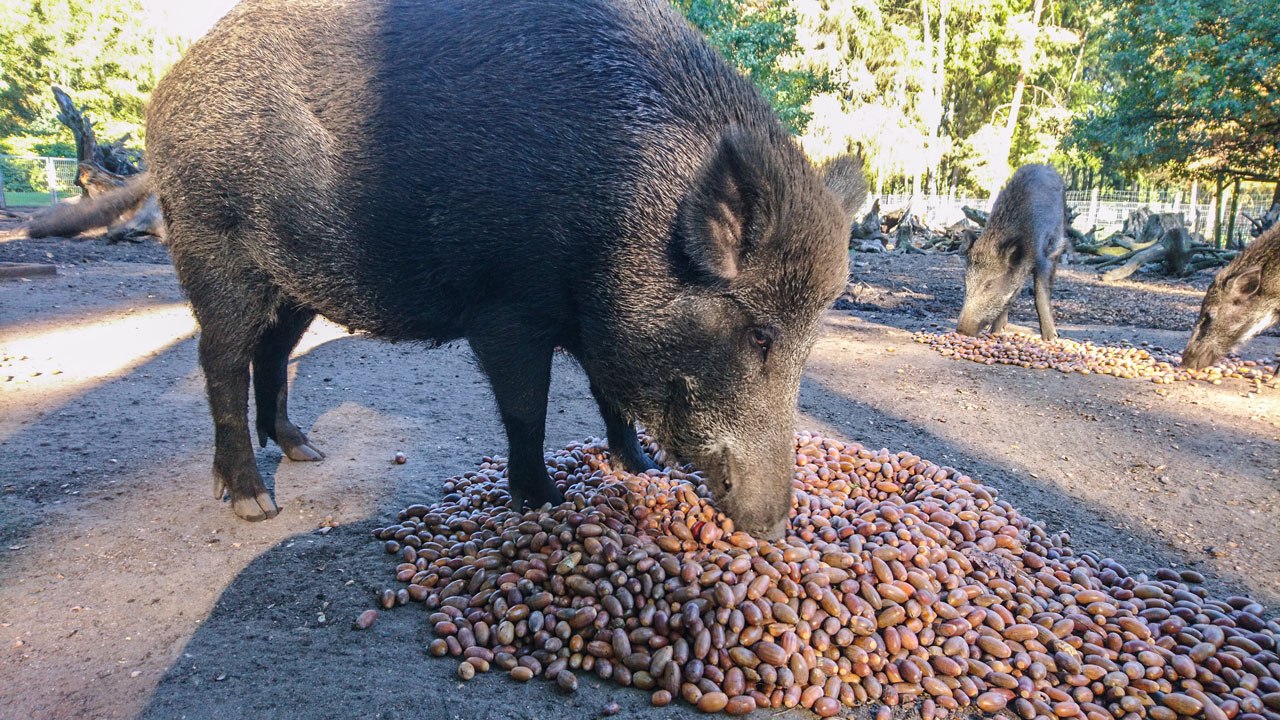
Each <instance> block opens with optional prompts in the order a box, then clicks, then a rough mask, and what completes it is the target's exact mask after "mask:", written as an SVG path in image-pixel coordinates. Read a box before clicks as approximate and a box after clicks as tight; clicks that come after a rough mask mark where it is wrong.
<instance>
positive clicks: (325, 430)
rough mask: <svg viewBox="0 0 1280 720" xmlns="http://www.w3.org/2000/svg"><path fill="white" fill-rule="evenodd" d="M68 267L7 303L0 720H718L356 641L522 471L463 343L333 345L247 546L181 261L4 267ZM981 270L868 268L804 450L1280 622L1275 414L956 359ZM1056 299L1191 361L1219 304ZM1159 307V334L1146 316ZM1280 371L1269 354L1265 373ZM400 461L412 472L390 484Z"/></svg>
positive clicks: (1236, 397)
mask: <svg viewBox="0 0 1280 720" xmlns="http://www.w3.org/2000/svg"><path fill="white" fill-rule="evenodd" d="M0 230H2V228H0ZM44 252H48V253H51V254H52V255H53V257H52V258H46V259H53V260H55V261H56V262H58V263H59V274H58V275H57V276H56V277H52V278H41V279H35V280H31V281H0V688H4V690H3V691H2V692H0V717H2V718H28V717H34V718H73V717H74V718H98V717H103V718H118V717H119V718H132V717H145V718H228V717H294V718H328V717H367V718H403V717H421V716H427V717H441V718H533V717H565V718H594V717H599V715H600V710H601V708H602V707H603V706H604V705H605V704H606V703H607V702H609V701H611V700H615V701H617V702H619V703H621V704H622V706H623V708H624V710H623V715H622V717H640V716H644V717H647V718H668V717H687V716H690V715H692V714H694V713H692V712H691V711H690V709H688V708H685V707H679V706H673V707H668V708H664V709H661V710H658V709H652V708H649V707H648V703H647V694H645V693H641V692H639V691H633V690H624V689H620V688H616V687H613V686H604V687H601V686H600V683H599V682H589V681H588V682H584V683H583V686H584V687H583V690H581V691H580V692H579V693H578V694H577V695H575V696H573V697H571V698H566V697H565V696H562V695H560V694H559V693H557V692H556V691H554V690H553V689H552V688H551V686H549V685H547V684H545V683H540V682H535V683H529V684H527V685H517V684H515V683H512V682H509V681H507V680H505V679H504V678H501V677H498V676H488V677H482V678H479V679H477V680H475V681H472V682H471V683H469V684H467V685H466V686H465V687H464V686H461V685H460V684H459V683H458V682H457V681H456V680H455V679H454V676H453V670H454V664H453V663H450V662H447V661H441V660H434V659H431V658H429V657H427V654H426V652H425V649H424V648H425V645H426V643H427V641H428V640H429V639H430V630H429V628H428V627H427V624H426V622H425V616H424V614H423V612H422V611H421V609H420V608H418V607H416V606H410V607H404V608H399V609H396V610H394V611H390V612H384V613H382V615H381V617H380V618H379V619H378V621H377V623H375V624H374V626H373V627H372V628H371V629H369V630H365V631H358V630H355V629H354V628H353V626H352V621H353V619H354V618H355V616H356V615H357V614H358V613H359V612H360V611H362V610H364V609H366V608H369V607H373V606H374V598H375V594H376V593H377V592H378V591H380V590H381V589H382V588H384V587H390V586H393V584H394V582H393V581H394V578H393V577H392V571H393V566H394V562H393V560H392V559H391V558H390V557H389V556H387V555H385V554H384V553H383V552H382V550H381V547H380V543H377V542H375V541H373V540H372V538H371V537H370V535H369V531H370V530H371V529H372V528H375V527H378V526H380V525H383V524H385V523H386V522H388V521H389V519H390V518H392V517H393V516H394V513H395V511H396V510H398V509H399V508H402V507H404V506H405V505H407V504H409V503H412V502H417V501H430V500H432V499H433V498H435V497H437V496H438V495H439V493H440V487H441V482H442V481H443V480H444V479H445V478H447V477H448V476H450V475H452V474H455V473H459V472H461V471H464V470H466V469H468V468H469V467H472V466H473V464H474V463H476V462H478V461H479V459H480V458H481V457H482V456H484V455H486V454H491V453H500V452H501V451H502V449H503V447H504V445H505V443H504V438H503V435H502V429H501V425H500V424H499V422H498V419H497V416H496V414H495V412H494V409H493V402H492V399H491V396H490V394H489V391H488V388H487V386H486V384H485V382H484V380H483V378H482V377H481V376H480V374H479V373H478V372H477V370H476V369H475V368H474V367H473V364H472V363H471V361H470V359H469V353H468V352H467V351H466V348H465V346H462V347H452V348H443V349H438V350H430V351H428V350H423V349H419V348H415V347H410V346H404V345H398V346H392V345H387V344H384V343H380V342H377V341H373V340H370V339H367V338H363V337H357V336H350V335H348V334H346V333H345V332H344V331H343V330H342V329H341V328H337V327H334V326H332V325H328V324H324V323H317V324H316V325H315V326H313V329H312V330H311V332H310V333H309V334H308V336H307V337H306V338H305V339H304V341H303V345H302V346H301V347H300V348H299V350H298V352H297V354H296V357H295V360H294V362H293V364H292V368H291V376H292V383H293V393H292V395H291V402H290V407H291V411H292V413H291V414H293V415H294V417H295V419H297V420H298V421H299V422H300V423H301V424H303V425H304V426H306V427H308V428H309V432H310V434H311V437H312V439H313V440H315V441H316V443H317V444H318V445H319V446H320V447H321V448H323V449H324V450H325V451H326V452H327V453H328V459H327V460H325V461H324V462H323V463H319V464H303V463H293V462H290V461H288V460H282V457H281V454H280V452H279V450H278V449H276V448H275V447H274V446H273V447H269V448H267V449H265V450H261V451H260V452H259V453H258V458H259V464H260V466H261V468H262V470H263V472H264V474H265V475H266V476H267V477H268V483H269V484H273V485H274V487H275V491H276V497H277V500H278V502H279V503H280V505H281V506H282V508H283V513H282V514H281V515H280V516H279V517H278V518H276V519H275V520H273V521H270V522H265V523H255V524H249V523H244V522H240V521H238V520H237V519H236V518H235V517H234V516H233V515H232V514H231V512H230V510H229V508H227V507H226V506H225V505H224V504H222V503H219V502H216V501H214V500H213V499H212V498H211V497H210V487H211V480H210V473H209V466H210V462H211V458H212V428H211V424H210V422H209V418H208V411H207V408H206V406H205V401H204V397H203V387H202V379H201V375H200V372H199V369H198V367H197V364H196V352H195V343H194V340H193V337H194V333H195V327H194V324H193V322H192V320H191V317H190V314H189V312H188V311H187V309H186V306H185V304H184V302H183V299H182V295H181V293H180V291H179V289H178V287H177V284H176V281H175V280H174V277H173V273H172V270H171V269H170V268H169V267H168V266H166V265H162V264H156V260H157V259H158V258H159V259H162V258H163V248H157V247H154V246H151V247H143V248H137V247H125V248H123V249H118V250H117V249H112V248H108V247H106V246H104V245H102V244H101V243H99V242H90V243H85V242H78V243H77V242H70V241H49V242H47V243H46V244H44V245H40V244H38V243H32V242H29V241H17V240H14V241H9V242H4V241H3V239H0V260H16V259H23V260H29V259H39V257H40V254H41V253H44ZM122 260H126V261H130V262H122ZM862 263H865V265H862ZM959 270H960V261H959V259H957V258H923V259H922V258H896V257H893V258H889V257H877V256H857V257H856V258H855V266H854V267H853V276H852V285H851V293H850V295H849V296H848V297H847V298H846V299H845V300H844V301H843V302H842V303H841V305H840V307H841V308H844V309H838V310H834V311H832V312H831V313H830V314H829V315H828V318H827V332H826V334H825V337H824V338H823V339H822V340H821V342H820V343H819V344H818V346H817V347H816V348H815V350H814V353H813V356H812V359H811V363H810V367H809V370H808V372H807V374H806V377H805V380H804V386H803V391H802V395H801V407H800V410H801V420H800V424H801V425H802V426H804V427H808V428H813V429H816V430H819V431H821V432H824V433H829V434H832V435H837V436H840V437H844V438H849V439H856V440H861V441H862V442H864V443H865V444H867V445H870V446H873V447H876V448H878V447H888V448H891V449H895V450H897V449H910V450H911V451H913V452H916V453H919V454H920V455H922V456H924V457H927V458H930V459H932V460H935V461H939V462H943V463H946V464H949V465H952V466H954V467H957V468H961V469H963V470H964V471H966V472H968V473H970V474H972V475H973V476H975V477H977V478H979V479H981V480H982V481H984V482H987V483H989V484H991V485H993V486H995V487H997V488H999V489H1000V491H1001V493H1002V495H1003V496H1004V497H1005V498H1007V499H1008V500H1010V501H1011V502H1012V503H1014V504H1015V505H1017V506H1018V507H1019V508H1020V509H1022V510H1023V511H1025V512H1026V513H1027V514H1029V515H1031V516H1033V517H1036V518H1039V519H1041V520H1043V521H1045V522H1046V523H1047V524H1048V525H1050V526H1051V527H1052V528H1054V529H1062V528H1067V529H1070V531H1071V532H1072V535H1073V537H1074V542H1075V544H1076V545H1077V547H1079V548H1082V549H1092V550H1095V551H1097V552H1099V553H1102V554H1105V555H1109V556H1112V557H1116V558H1118V559H1120V560H1122V561H1123V562H1124V563H1125V564H1126V565H1127V566H1128V567H1129V568H1130V569H1131V570H1134V571H1138V570H1143V571H1150V570H1152V569H1154V568H1156V567H1158V566H1162V565H1171V566H1175V567H1194V568H1196V569H1199V570H1201V571H1202V572H1204V573H1205V574H1206V575H1207V576H1209V578H1210V582H1211V583H1212V584H1213V586H1214V587H1215V589H1216V590H1218V591H1221V592H1228V591H1231V592H1245V593H1249V594H1252V595H1253V596H1255V597H1256V598H1258V599H1259V600H1260V601H1262V602H1264V603H1265V604H1267V605H1268V607H1269V608H1275V607H1276V605H1277V603H1278V602H1280V529H1278V528H1280V390H1276V389H1264V390H1263V392H1262V393H1260V394H1257V395H1248V394H1246V392H1245V391H1246V387H1245V386H1244V385H1243V384H1240V383H1234V384H1233V383H1228V384H1226V385H1222V386H1218V387H1214V386H1207V385H1192V384H1177V385H1173V386H1168V387H1157V386H1155V385H1152V384H1149V383H1144V382H1136V381H1123V380H1118V379H1114V378H1109V377H1101V376H1089V377H1081V376H1063V375H1060V374H1058V373H1036V372H1034V371H1027V370H1022V369H1019V368H1011V367H986V366H981V365H976V364H972V363H966V362H960V361H953V360H948V359H945V358H943V357H941V356H939V355H937V354H935V353H934V352H933V351H931V350H929V349H928V348H927V347H925V346H923V345H919V344H917V343H914V342H912V341H911V338H910V332H909V330H911V329H916V328H920V327H925V328H927V327H930V326H931V325H932V324H935V323H936V324H938V325H940V326H947V325H948V324H949V323H951V322H953V320H954V316H955V314H956V313H957V311H958V309H959V301H960V292H959V287H960V285H959ZM1202 280H1203V279H1202ZM1200 287H1203V281H1201V282H1200ZM1060 293H1061V295H1060V296H1061V300H1060V302H1059V307H1060V308H1061V309H1060V311H1059V312H1060V315H1059V317H1060V324H1061V329H1062V330H1063V331H1064V334H1066V335H1067V336H1069V337H1073V338H1091V339H1096V340H1101V339H1120V338H1126V339H1130V340H1148V341H1151V342H1156V343H1159V344H1164V345H1166V346H1170V347H1181V344H1182V343H1183V341H1184V340H1185V335H1186V330H1187V328H1189V326H1190V322H1191V319H1192V318H1193V317H1194V313H1195V308H1196V307H1197V306H1198V303H1199V298H1198V293H1197V291H1196V290H1195V288H1194V287H1193V286H1189V285H1186V284H1162V285H1160V286H1158V287H1155V288H1152V287H1149V286H1148V285H1146V284H1144V283H1130V284H1126V285H1125V286H1124V287H1123V288H1121V289H1119V290H1117V289H1113V288H1103V289H1099V288H1097V287H1096V286H1093V285H1091V281H1090V280H1089V278H1088V276H1087V275H1083V274H1081V275H1079V276H1078V277H1077V276H1075V275H1074V274H1073V273H1071V272H1070V271H1068V272H1067V273H1064V279H1063V282H1062V284H1061V287H1060ZM1136 306H1140V307H1142V308H1154V309H1153V310H1150V311H1147V310H1144V311H1143V312H1142V313H1137V314H1126V313H1127V311H1126V308H1133V307H1136ZM1091 308H1092V310H1091ZM1020 311H1021V312H1022V313H1024V314H1023V315H1018V314H1015V322H1016V321H1023V322H1026V321H1028V320H1030V319H1031V317H1030V316H1029V315H1026V314H1025V313H1029V312H1031V306H1030V302H1029V301H1025V300H1024V301H1023V302H1022V304H1021V307H1020ZM1090 312H1092V313H1093V314H1092V315H1091V314H1090ZM1135 317H1136V318H1137V320H1133V319H1132V318H1135ZM1124 324H1138V325H1141V326H1142V327H1117V325H1124ZM1278 351H1280V340H1277V339H1276V338H1275V337H1263V338H1259V339H1258V340H1256V341H1255V342H1254V343H1253V345H1252V346H1251V347H1250V348H1249V349H1248V352H1246V353H1245V354H1246V355H1249V356H1263V355H1267V354H1270V353H1275V352H1278ZM602 432H603V426H602V423H601V421H600V420H599V418H598V416H597V415H596V412H595V409H594V404H593V403H592V401H591V398H590V394H589V392H588V390H587V386H586V383H585V381H584V378H583V377H582V375H581V373H580V372H579V371H578V370H577V369H576V368H575V367H573V366H572V365H571V364H570V363H568V362H561V363H560V364H559V365H558V366H557V368H556V373H555V384H554V387H553V390H552V398H551V413H550V422H549V427H548V443H549V444H551V445H560V444H564V443H567V442H569V441H571V440H573V439H577V438H582V437H585V436H589V435H593V434H599V433H602ZM397 450H402V451H404V452H405V453H406V454H407V455H408V457H409V461H408V463H407V464H404V465H395V464H393V463H392V462H391V458H392V456H393V454H394V453H395V452H396V451H397ZM327 519H329V520H331V521H332V522H333V523H335V524H336V527H334V528H333V529H332V530H330V531H327V532H325V531H323V530H322V529H321V526H322V525H323V524H326V520H327ZM757 715H758V716H759V717H762V718H763V717H772V716H773V714H772V713H768V714H766V713H764V712H759V713H757ZM792 715H793V716H796V717H802V716H808V715H807V714H805V713H794V714H792ZM808 717H812V716H808Z"/></svg>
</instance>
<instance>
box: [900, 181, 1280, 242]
mask: <svg viewBox="0 0 1280 720" xmlns="http://www.w3.org/2000/svg"><path fill="white" fill-rule="evenodd" d="M1209 200H1210V202H1197V203H1196V204H1195V205H1192V204H1191V203H1190V202H1187V201H1185V200H1184V197H1183V196H1182V194H1181V193H1180V192H1177V191H1163V192H1159V193H1155V194H1154V195H1153V196H1152V197H1150V199H1149V200H1144V199H1143V197H1142V196H1141V195H1140V194H1139V193H1137V192H1128V191H1115V192H1106V193H1100V192H1090V191H1087V190H1084V191H1075V190H1073V191H1068V192H1067V205H1068V206H1069V207H1070V208H1071V209H1072V210H1073V211H1075V213H1076V221H1075V223H1074V226H1075V227H1076V228H1077V229H1079V230H1080V231H1081V232H1088V230H1089V228H1091V227H1094V226H1097V228H1098V233H1099V236H1102V235H1105V234H1107V233H1109V232H1111V231H1113V230H1115V229H1118V228H1119V227H1120V225H1122V224H1123V223H1124V221H1125V219H1126V218H1128V217H1129V215H1130V213H1132V212H1133V211H1134V210H1137V209H1139V208H1144V207H1145V208H1148V209H1150V210H1151V211H1152V212H1180V213H1182V216H1183V218H1185V220H1186V223H1187V228H1188V229H1189V230H1191V231H1192V232H1199V233H1203V234H1204V235H1205V236H1206V237H1209V238H1210V240H1212V235H1213V230H1214V228H1213V218H1214V212H1215V207H1214V204H1213V202H1212V195H1209ZM909 201H911V195H909V194H892V195H881V196H880V207H881V209H882V211H887V210H891V209H896V208H901V207H903V206H905V205H906V204H907V203H908V202H909ZM993 201H994V198H987V197H981V198H980V197H975V196H961V195H922V196H919V197H917V198H916V199H915V203H914V204H913V210H912V211H913V212H914V213H915V214H917V215H919V216H921V217H924V218H925V219H927V221H928V222H929V224H930V225H933V226H942V227H945V226H947V225H950V224H952V223H955V222H959V221H960V220H962V219H964V212H963V211H962V210H961V208H963V207H966V206H967V207H971V208H975V209H978V210H983V211H989V210H991V203H992V202H993ZM1223 205H1225V206H1226V207H1224V208H1223V211H1222V234H1223V238H1224V240H1225V239H1226V233H1227V228H1228V227H1229V226H1230V222H1231V221H1230V217H1228V216H1229V215H1230V202H1229V201H1226V202H1224V203H1223ZM1267 209H1268V205H1267V203H1266V202H1265V201H1264V200H1263V199H1262V198H1260V197H1253V196H1250V195H1247V194H1244V193H1241V196H1240V204H1239V206H1238V207H1237V208H1236V213H1237V215H1236V225H1235V227H1236V237H1237V238H1239V239H1243V240H1247V239H1248V238H1249V237H1250V235H1249V230H1250V228H1251V227H1252V225H1251V224H1250V223H1249V220H1248V218H1246V217H1245V215H1249V216H1250V217H1258V216H1259V215H1261V214H1262V213H1264V212H1266V211H1267Z"/></svg>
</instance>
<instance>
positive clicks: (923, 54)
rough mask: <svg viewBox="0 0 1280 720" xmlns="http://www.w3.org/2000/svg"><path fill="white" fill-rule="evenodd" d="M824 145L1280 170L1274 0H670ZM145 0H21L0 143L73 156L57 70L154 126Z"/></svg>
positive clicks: (109, 127)
mask: <svg viewBox="0 0 1280 720" xmlns="http://www.w3.org/2000/svg"><path fill="white" fill-rule="evenodd" d="M672 2H673V3H674V4H675V5H676V6H677V7H678V8H679V9H680V10H681V11H682V12H684V14H685V15H686V16H687V17H688V18H689V19H690V21H691V22H692V23H693V24H695V25H696V26H698V27H699V28H700V29H702V30H703V31H704V32H705V33H706V34H707V35H708V36H709V37H710V38H711V41H712V42H713V43H714V44H715V45H716V46H717V47H718V48H719V49H720V50H721V51H722V52H724V54H725V55H726V56H727V57H728V58H729V59H730V60H731V61H732V62H734V63H735V64H736V65H737V66H738V67H739V68H741V69H742V71H743V72H744V73H746V74H747V75H748V76H749V77H751V79H752V80H753V81H755V82H756V84H757V85H758V86H759V87H760V88H761V89H762V90H763V91H764V93H765V94H766V95H767V96H768V98H769V100H770V101H771V102H772V103H773V104H774V106H775V107H776V108H777V110H778V112H779V114H780V115H781V117H782V118H783V120H784V121H785V122H787V123H788V124H789V125H790V127H791V128H792V129H793V130H794V131H795V132H796V133H797V135H799V136H800V138H801V141H802V142H803V144H804V146H805V147H806V149H807V150H808V151H809V152H810V153H811V154H813V155H814V156H816V157H818V158H822V157H825V156H829V155H833V154H837V153H841V152H847V151H850V150H856V151H859V152H861V153H862V154H863V156H864V157H865V158H866V160H867V166H868V169H869V173H870V176H871V179H872V182H873V183H874V185H875V188H876V189H877V190H879V191H882V192H885V191H888V190H889V189H891V188H893V189H906V190H919V191H925V192H930V191H931V192H939V193H946V192H952V191H955V192H976V193H988V192H992V191H993V190H994V189H995V188H998V186H999V184H1000V183H1001V182H1003V180H1004V178H1005V177H1006V176H1007V174H1008V173H1009V171H1010V168H1013V167H1017V166H1019V165H1021V164H1023V163H1026V162H1035V161H1039V162H1046V161H1047V162H1052V163H1054V164H1055V165H1056V166H1057V167H1059V168H1060V169H1061V170H1062V171H1063V174H1064V176H1066V177H1067V179H1068V182H1069V183H1070V184H1072V185H1073V186H1074V187H1079V188H1087V187H1103V188H1127V187H1132V186H1134V185H1135V184H1137V183H1142V184H1147V185H1151V184H1163V183H1168V182H1181V181H1184V180H1185V179H1187V178H1188V177H1192V176H1194V177H1199V178H1206V179H1208V178H1216V177H1218V176H1220V175H1224V174H1225V175H1226V176H1229V177H1232V178H1234V177H1244V178H1247V179H1248V178H1254V179H1260V180H1261V179H1266V180H1271V181H1274V180H1276V179H1277V178H1278V177H1280V109H1278V108H1280V95H1278V93H1280V43H1277V42H1276V38H1277V37H1280V13H1277V12H1276V11H1275V7H1274V4H1273V3H1274V0H1119V2H1110V1H1108V0H672ZM147 18H148V14H147V13H146V12H144V8H143V6H142V4H141V2H140V0H7V2H6V3H5V6H4V9H3V10H0V153H11V154H27V153H34V154H55V155H70V154H74V152H73V151H74V146H73V145H72V143H71V136H70V134H69V133H68V132H67V131H66V130H65V128H62V127H61V126H60V125H59V123H58V122H57V120H56V114H57V109H56V106H55V105H54V102H53V96H52V95H51V94H50V86H51V85H54V84H57V85H61V86H62V87H64V88H66V89H67V90H68V91H70V92H71V94H72V96H73V97H74V98H75V100H76V102H77V103H79V104H81V105H83V106H85V107H86V109H87V110H88V113H89V114H90V115H91V116H92V117H93V118H94V119H95V120H96V122H97V127H98V130H99V135H100V136H101V137H104V138H114V137H117V136H119V135H121V134H123V133H125V132H130V133H132V134H133V137H134V138H136V139H137V140H138V141H140V140H141V139H142V138H143V134H144V132H145V128H143V127H142V118H143V109H144V107H145V103H146V100H147V98H148V97H149V95H150V92H151V89H152V88H153V87H154V85H155V82H156V80H157V79H158V78H159V77H160V76H161V75H162V74H163V72H164V70H165V69H166V68H167V67H168V66H169V65H170V64H171V63H172V62H173V61H174V60H175V59H176V58H177V57H178V56H179V55H180V53H181V50H182V48H183V45H184V42H183V41H182V40H181V39H179V38H177V37H174V36H172V35H170V34H166V32H165V31H163V30H161V29H159V28H157V27H156V26H155V25H154V24H152V23H148V22H146V19H147Z"/></svg>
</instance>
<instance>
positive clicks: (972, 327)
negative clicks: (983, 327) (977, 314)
mask: <svg viewBox="0 0 1280 720" xmlns="http://www.w3.org/2000/svg"><path fill="white" fill-rule="evenodd" d="M956 332H957V333H959V334H961V335H968V336H969V337H973V336H975V335H977V334H978V321H977V320H974V319H973V316H972V315H966V314H964V313H961V315H960V320H959V321H958V322H957V323H956Z"/></svg>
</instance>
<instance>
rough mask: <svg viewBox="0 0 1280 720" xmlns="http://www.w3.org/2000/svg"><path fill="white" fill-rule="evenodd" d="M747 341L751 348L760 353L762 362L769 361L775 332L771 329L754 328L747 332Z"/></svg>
mask: <svg viewBox="0 0 1280 720" xmlns="http://www.w3.org/2000/svg"><path fill="white" fill-rule="evenodd" d="M747 339H748V340H749V341H750V342H751V347H753V348H755V350H756V352H758V353H760V359H761V360H762V361H768V360H769V350H770V348H772V347H773V331H772V330H770V329H769V328H763V327H753V328H749V329H748V330H747Z"/></svg>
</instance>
